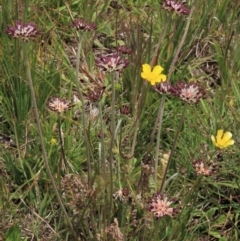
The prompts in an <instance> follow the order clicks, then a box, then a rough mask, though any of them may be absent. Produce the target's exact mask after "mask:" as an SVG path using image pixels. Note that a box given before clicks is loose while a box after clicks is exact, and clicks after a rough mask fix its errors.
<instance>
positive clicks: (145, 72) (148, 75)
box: [141, 64, 167, 85]
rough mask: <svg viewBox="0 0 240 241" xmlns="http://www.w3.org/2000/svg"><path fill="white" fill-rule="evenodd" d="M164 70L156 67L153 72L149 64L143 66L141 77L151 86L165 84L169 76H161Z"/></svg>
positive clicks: (158, 66)
mask: <svg viewBox="0 0 240 241" xmlns="http://www.w3.org/2000/svg"><path fill="white" fill-rule="evenodd" d="M162 71H163V68H162V67H161V66H160V65H156V66H155V67H154V68H153V70H152V69H151V66H150V65H149V64H143V65H142V73H141V77H142V78H143V79H145V80H147V81H149V82H150V83H151V85H155V84H156V83H160V82H165V81H166V80H167V76H166V75H164V74H161V73H162Z"/></svg>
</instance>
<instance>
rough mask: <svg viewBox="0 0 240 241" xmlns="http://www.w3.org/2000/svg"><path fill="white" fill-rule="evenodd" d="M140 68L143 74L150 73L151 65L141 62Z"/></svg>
mask: <svg viewBox="0 0 240 241" xmlns="http://www.w3.org/2000/svg"><path fill="white" fill-rule="evenodd" d="M142 68H143V73H145V74H149V73H151V66H150V65H149V64H143V65H142Z"/></svg>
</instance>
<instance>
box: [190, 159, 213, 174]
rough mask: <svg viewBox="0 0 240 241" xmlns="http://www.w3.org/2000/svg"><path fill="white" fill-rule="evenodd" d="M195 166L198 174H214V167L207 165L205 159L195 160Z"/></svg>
mask: <svg viewBox="0 0 240 241" xmlns="http://www.w3.org/2000/svg"><path fill="white" fill-rule="evenodd" d="M192 164H193V167H194V169H195V171H196V173H197V175H204V176H209V175H211V174H212V169H211V168H210V167H207V166H206V165H205V164H204V162H203V160H199V161H196V162H193V163H192Z"/></svg>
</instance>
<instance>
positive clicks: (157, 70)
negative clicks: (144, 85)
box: [152, 65, 163, 75]
mask: <svg viewBox="0 0 240 241" xmlns="http://www.w3.org/2000/svg"><path fill="white" fill-rule="evenodd" d="M162 71H163V68H162V67H161V66H160V65H156V66H155V67H154V68H153V71H152V73H153V74H154V75H160V74H161V73H162Z"/></svg>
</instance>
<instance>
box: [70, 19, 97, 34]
mask: <svg viewBox="0 0 240 241" xmlns="http://www.w3.org/2000/svg"><path fill="white" fill-rule="evenodd" d="M72 27H74V28H75V29H76V30H83V31H92V30H95V29H96V28H97V26H96V25H95V24H94V23H87V22H86V21H85V20H84V19H82V18H80V19H77V20H75V21H73V22H72Z"/></svg>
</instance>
